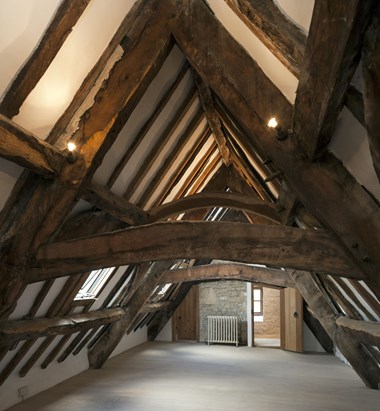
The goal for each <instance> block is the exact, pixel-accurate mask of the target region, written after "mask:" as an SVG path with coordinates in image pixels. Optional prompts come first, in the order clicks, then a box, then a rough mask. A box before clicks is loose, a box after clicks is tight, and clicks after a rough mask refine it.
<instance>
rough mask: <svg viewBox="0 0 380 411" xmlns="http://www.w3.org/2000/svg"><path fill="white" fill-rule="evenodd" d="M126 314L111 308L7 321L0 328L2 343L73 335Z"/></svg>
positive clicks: (122, 310)
mask: <svg viewBox="0 0 380 411" xmlns="http://www.w3.org/2000/svg"><path fill="white" fill-rule="evenodd" d="M124 314H125V310H124V309H123V308H110V309H106V310H102V311H91V312H90V313H85V314H70V315H65V316H63V317H52V318H37V319H34V320H15V321H6V322H4V323H3V324H1V326H0V338H1V339H2V341H5V342H11V343H13V342H16V341H21V340H26V339H29V338H36V337H37V338H39V337H46V336H52V335H62V334H73V333H75V332H78V331H82V330H84V329H90V328H93V327H98V326H100V325H104V324H108V323H112V322H114V321H117V320H119V319H120V318H122V317H123V316H124Z"/></svg>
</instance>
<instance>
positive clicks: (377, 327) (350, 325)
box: [336, 317, 380, 347]
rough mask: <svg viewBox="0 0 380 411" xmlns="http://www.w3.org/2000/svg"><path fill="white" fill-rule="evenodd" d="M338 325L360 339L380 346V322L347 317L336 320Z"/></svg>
mask: <svg viewBox="0 0 380 411" xmlns="http://www.w3.org/2000/svg"><path fill="white" fill-rule="evenodd" d="M336 323H337V325H338V327H341V328H343V329H344V330H345V331H347V332H348V333H349V334H350V335H353V336H355V337H356V338H357V339H358V340H360V341H362V342H364V343H366V344H369V345H375V346H377V347H380V323H379V322H374V321H358V320H353V319H351V318H347V317H339V318H338V319H337V320H336Z"/></svg>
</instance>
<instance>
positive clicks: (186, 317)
mask: <svg viewBox="0 0 380 411" xmlns="http://www.w3.org/2000/svg"><path fill="white" fill-rule="evenodd" d="M172 335H173V341H199V288H198V286H197V285H193V286H192V287H191V289H190V291H189V292H188V294H187V296H186V297H185V298H184V299H183V301H182V303H181V304H180V305H179V307H178V308H177V310H176V311H175V313H174V314H173V321H172Z"/></svg>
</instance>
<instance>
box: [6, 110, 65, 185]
mask: <svg viewBox="0 0 380 411" xmlns="http://www.w3.org/2000/svg"><path fill="white" fill-rule="evenodd" d="M0 157H3V158H6V159H7V160H10V161H12V162H14V163H16V164H18V165H20V166H21V167H26V168H27V169H29V170H31V171H33V172H34V173H37V174H39V175H41V176H42V177H47V178H51V177H54V176H57V175H58V174H59V172H60V170H61V168H62V166H63V164H64V162H65V160H66V158H67V155H66V154H65V153H63V152H62V151H60V150H58V149H57V148H55V147H54V146H52V145H50V144H49V143H46V142H45V141H43V140H41V139H39V138H38V137H36V136H34V135H33V134H31V133H29V132H28V131H27V130H25V129H23V128H22V127H20V126H18V125H17V124H16V123H14V122H12V121H11V120H9V119H8V118H7V117H4V116H2V115H0Z"/></svg>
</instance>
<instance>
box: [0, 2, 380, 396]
mask: <svg viewBox="0 0 380 411" xmlns="http://www.w3.org/2000/svg"><path fill="white" fill-rule="evenodd" d="M163 3H165V4H163ZM227 3H228V4H229V5H230V6H231V8H232V9H233V10H234V11H235V12H236V13H237V14H238V15H239V16H240V17H241V18H243V20H244V22H245V24H246V25H247V26H248V27H249V28H250V29H251V30H252V31H253V32H254V33H255V34H257V35H258V37H259V38H260V39H261V40H262V41H263V43H264V44H266V45H267V46H268V48H269V49H270V50H271V51H272V52H273V53H274V54H275V55H277V56H278V57H279V59H280V61H281V62H283V63H284V64H285V65H286V66H287V67H288V68H289V70H290V71H291V72H292V73H293V74H295V75H296V76H297V77H299V78H300V83H299V89H298V93H297V97H296V100H295V104H294V106H292V104H290V103H289V101H288V100H287V99H286V98H285V97H284V96H283V94H282V93H281V92H280V91H279V90H278V89H277V88H276V87H275V86H274V84H273V83H272V82H271V81H270V79H269V78H268V77H267V76H266V75H265V74H264V72H263V71H262V69H261V68H260V67H259V65H258V64H257V63H256V62H255V61H254V60H253V59H252V58H251V57H250V55H249V54H248V53H247V52H246V51H245V50H244V49H243V48H242V46H240V45H239V43H238V42H237V41H236V40H234V39H233V38H232V37H231V35H230V34H229V32H228V31H227V30H226V29H225V28H224V27H223V25H222V24H221V23H220V22H219V21H218V20H217V18H216V17H215V15H214V13H213V12H212V10H211V9H210V8H209V7H208V5H207V3H206V2H204V1H185V0H184V1H174V0H173V1H172V0H159V1H138V2H136V3H135V4H134V5H133V6H132V7H131V10H130V12H129V13H128V15H127V17H126V18H125V20H124V21H123V22H122V23H121V25H120V28H119V29H118V30H117V32H116V34H115V35H114V37H113V39H112V40H111V42H110V43H109V45H108V46H107V47H106V48H105V50H104V52H103V54H102V55H101V57H100V59H99V60H98V61H97V63H96V64H95V66H94V67H93V69H92V70H91V71H90V72H89V73H88V75H87V77H86V78H85V79H84V81H83V83H82V85H81V86H80V88H79V89H78V91H77V92H76V94H75V96H74V97H73V99H72V101H71V103H70V104H69V105H68V106H67V108H66V109H65V110H64V112H62V115H61V117H60V118H59V119H57V121H56V122H55V124H54V126H53V127H52V128H51V130H50V131H49V132H48V133H46V132H45V135H46V134H48V135H47V136H46V140H45V141H43V140H41V139H39V138H37V137H35V136H34V135H33V134H32V133H31V132H30V131H27V130H25V129H23V128H21V127H20V126H18V125H17V121H18V120H19V122H20V123H22V121H20V118H22V113H23V102H24V101H25V100H26V99H27V96H28V95H29V93H30V92H32V90H33V89H34V88H35V86H36V84H37V85H38V80H39V79H40V78H41V77H42V76H43V74H44V72H45V70H46V69H47V67H48V65H49V63H50V62H54V58H55V55H56V54H57V53H58V50H59V49H60V48H61V47H62V45H63V44H64V40H65V39H66V35H67V34H68V33H69V31H70V30H71V28H72V27H73V26H74V25H75V24H76V22H77V21H79V19H80V18H81V15H82V13H84V14H83V16H82V17H83V18H84V17H85V16H86V6H87V7H89V6H91V2H89V1H87V2H86V1H63V2H62V3H61V5H60V7H59V8H58V10H57V12H56V15H55V18H54V19H53V20H52V21H51V23H50V26H49V29H48V30H47V31H46V32H45V34H44V37H43V39H42V41H41V42H40V45H39V47H38V48H37V49H36V50H35V52H34V53H33V54H32V56H31V58H30V60H29V61H28V63H27V64H25V66H24V69H23V70H21V71H20V72H19V73H18V76H17V77H16V78H15V80H14V81H13V83H12V85H11V86H10V87H9V89H8V91H7V92H6V93H5V94H4V97H3V100H2V103H1V105H0V109H1V113H2V114H3V116H2V117H1V118H0V121H1V123H0V130H1V135H0V154H1V156H2V157H3V158H5V159H8V160H10V161H11V162H14V163H16V164H18V165H19V166H21V167H24V168H25V170H24V171H23V172H22V173H21V175H20V177H19V179H18V181H17V184H16V185H15V186H14V188H13V190H12V192H11V193H10V195H9V197H8V200H7V202H6V204H5V205H4V207H3V210H2V212H1V215H0V233H1V254H0V255H1V259H2V265H1V268H0V274H1V276H0V295H1V296H2V297H1V301H0V314H1V319H2V324H1V326H0V332H1V353H0V357H1V358H3V357H5V359H6V360H7V361H6V364H5V366H4V368H3V369H2V370H1V371H0V372H1V374H0V381H1V382H4V381H5V379H6V378H7V377H8V376H9V375H10V374H11V373H12V372H13V371H14V370H15V369H17V367H19V364H20V362H21V360H22V359H24V363H23V365H22V367H21V368H20V369H19V374H20V375H21V376H24V375H26V374H27V373H28V372H29V371H30V369H31V368H32V367H33V365H34V364H35V363H36V362H38V361H39V359H40V358H41V357H42V356H43V357H44V359H43V362H42V364H41V365H42V367H43V368H45V367H47V366H48V365H49V364H50V363H51V362H52V361H53V360H54V359H56V358H57V359H58V361H59V362H62V361H64V360H65V359H66V358H67V357H68V356H69V355H70V354H72V353H74V354H75V353H78V352H80V351H81V350H82V349H83V348H84V347H86V346H87V345H88V346H89V361H90V365H91V366H92V367H100V366H102V365H103V364H104V362H105V361H106V360H107V358H108V357H109V355H110V354H111V352H112V351H113V349H114V348H115V347H116V345H117V344H118V343H119V341H120V340H121V338H122V337H123V335H124V334H125V333H126V332H130V331H131V330H133V329H136V328H138V327H142V326H144V325H149V327H150V328H149V330H150V331H149V335H150V338H154V336H155V335H157V333H158V332H159V330H160V329H162V327H163V325H164V324H165V323H166V321H167V320H168V319H169V318H170V315H171V314H172V313H173V312H174V310H175V308H176V307H177V306H178V304H179V303H180V302H181V300H182V299H183V297H184V296H185V295H186V294H187V292H188V290H189V289H190V287H191V285H192V284H193V283H194V282H199V281H202V280H206V279H207V278H209V277H208V274H207V272H208V270H207V268H205V267H203V268H204V270H203V272H202V275H201V276H199V271H200V270H201V268H200V267H197V266H199V265H204V266H206V265H207V264H208V263H209V262H210V261H211V260H212V259H220V258H228V259H230V260H233V261H241V262H248V263H249V262H252V263H257V262H261V263H265V264H266V265H268V266H269V267H272V268H267V269H260V270H257V269H247V268H245V269H239V270H238V272H239V276H240V279H242V280H247V279H249V280H251V281H256V282H262V283H266V282H267V283H269V284H275V285H276V284H277V285H278V286H280V287H283V286H285V285H292V286H296V287H298V288H299V289H300V290H301V292H302V294H303V296H304V298H305V300H306V301H307V303H308V305H309V308H310V310H311V311H312V312H313V314H314V315H315V316H316V317H317V318H318V319H319V321H320V323H321V324H322V326H323V327H324V328H325V330H326V331H327V333H328V334H329V335H330V337H331V338H332V340H333V342H334V344H335V345H336V346H337V347H338V348H339V350H340V351H341V352H342V353H343V355H344V356H345V357H346V358H347V360H348V361H349V362H350V364H351V365H352V366H353V368H354V369H355V371H356V372H357V373H358V374H359V376H360V377H361V378H362V380H363V381H364V382H365V384H366V385H368V386H369V387H372V388H377V387H378V383H379V381H380V371H379V351H378V348H376V345H377V346H378V345H379V343H378V341H379V340H378V338H379V337H378V328H376V327H377V326H378V324H375V325H374V324H373V323H370V321H372V322H378V321H379V315H380V304H379V296H380V279H379V275H378V272H379V267H380V261H379V257H378V252H377V250H378V248H379V245H380V244H379V243H380V241H379V233H380V214H379V208H378V204H377V202H376V201H374V199H373V197H372V196H371V195H370V193H369V192H368V191H367V190H365V189H364V188H363V187H362V186H361V185H360V184H359V183H358V182H357V180H356V179H355V178H354V177H353V176H352V175H351V174H350V173H349V172H348V171H347V170H346V169H345V168H344V166H343V165H342V163H341V162H340V161H339V160H338V159H337V158H336V157H335V156H334V155H333V154H332V153H331V152H328V151H327V150H326V147H327V145H328V142H329V140H330V138H331V135H332V133H333V131H334V128H335V124H336V121H337V117H338V114H339V112H340V111H341V109H342V106H343V104H344V103H346V105H347V106H348V107H349V108H350V107H351V109H352V110H353V111H354V112H355V113H356V114H355V115H357V117H358V118H361V120H362V117H363V116H361V115H360V113H359V114H357V110H356V107H357V106H358V105H355V104H353V103H352V99H353V98H358V99H359V102H360V103H361V105H360V104H359V107H362V101H363V97H362V96H361V95H360V93H359V94H358V93H357V91H353V89H352V87H351V86H350V81H351V78H352V76H353V72H354V70H355V68H356V65H357V63H358V56H359V52H360V49H361V45H362V43H363V38H364V36H367V37H368V38H367V42H368V41H369V40H370V39H371V38H372V37H370V36H374V34H373V31H374V28H373V24H376V21H377V20H376V19H375V23H373V22H371V23H370V16H371V15H372V14H374V10H375V9H376V2H372V1H368V2H366V5H365V10H363V8H361V6H360V4H359V3H360V2H350V3H349V4H348V3H347V2H340V1H339V2H335V3H334V6H331V7H330V8H329V10H328V11H327V10H326V9H325V7H326V4H325V3H326V2H323V1H317V2H316V4H315V7H314V14H313V19H312V23H311V27H310V33H309V36H308V38H307V40H306V38H305V37H304V35H303V34H302V33H301V32H300V31H299V30H298V29H297V28H296V27H295V26H294V25H293V24H292V23H291V22H290V21H288V20H286V19H285V17H284V16H283V15H282V14H281V13H280V12H279V10H278V9H277V8H276V7H275V6H274V4H273V3H272V2H269V1H268V2H265V3H264V4H265V5H266V6H267V7H261V6H260V5H262V4H261V3H262V2H257V1H250V2H248V1H241V2H236V1H233V0H229V1H227ZM375 11H376V12H377V10H375ZM334 13H335V15H336V16H341V15H342V13H344V15H345V16H346V17H347V21H349V24H347V25H340V26H339V27H337V26H336V25H335V24H334V21H335V20H334V19H335V15H334ZM258 15H259V16H261V18H260V19H258V20H259V22H261V23H260V24H261V26H258V23H257V21H255V19H254V18H252V16H258ZM326 16H327V19H326ZM375 16H376V14H375ZM273 18H275V19H277V20H276V21H277V22H278V24H276V29H275V30H274V32H277V33H279V35H278V36H277V38H274V39H273V38H271V37H270V36H271V35H273V34H272V33H273V30H269V24H270V23H269V22H270V21H271V19H273ZM326 21H327V23H326ZM321 24H324V30H320V25H321ZM369 24H370V26H369V27H370V29H371V30H368V31H367V27H368V25H369ZM375 32H377V31H376V30H375ZM63 33H65V34H63ZM366 33H369V34H366ZM289 38H291V39H292V42H296V44H297V48H296V49H297V53H296V55H291V53H290V51H289V50H288V49H289V48H288V49H286V47H285V46H286V41H285V40H286V39H289ZM47 44H53V46H54V47H48V46H47ZM320 44H322V45H324V46H322V47H320V46H319V45H320ZM367 44H368V43H367ZM326 45H328V47H327V46H326ZM329 47H333V48H334V50H336V53H334V55H331V53H330V52H327V53H326V50H325V49H328V48H329ZM324 48H325V49H324ZM367 48H369V47H368V46H367ZM287 50H288V51H287ZM365 52H366V54H365V55H366V58H367V61H372V60H371V59H372V58H373V57H372V56H373V55H374V54H373V50H369V49H368V50H367V49H365ZM42 61H43V62H44V65H42V64H41V62H42ZM45 63H46V64H45ZM369 66H370V65H369V64H367V65H365V67H364V68H365V70H364V71H365V73H366V75H365V77H364V78H365V80H366V85H367V89H366V90H370V88H371V87H372V86H373V85H374V84H373V83H376V81H377V79H378V73H372V72H371V70H370V68H369ZM315 67H318V70H315ZM32 79H33V81H32ZM322 90H324V92H322ZM353 95H354V97H352V96H353ZM15 96H17V98H16V97H15ZM310 96H311V97H310ZM364 97H365V98H364V103H365V108H366V110H365V115H366V117H365V118H366V123H367V124H368V126H369V138H370V145H371V148H372V152H373V155H374V159H375V160H374V161H375V168H376V167H377V165H376V142H374V141H373V138H372V135H373V132H372V130H373V129H374V128H373V127H374V121H375V120H374V119H373V116H371V114H372V112H373V110H375V109H376V107H377V102H376V101H375V98H374V97H373V96H372V95H371V93H370V92H369V91H367V93H366V94H365V96H364ZM321 107H323V110H322V109H321ZM19 111H20V115H21V117H17V116H16V115H17V113H18V112H19ZM359 111H360V110H359ZM368 113H369V114H368ZM272 114H275V115H276V117H277V119H278V122H279V123H280V124H281V126H282V127H283V128H284V129H285V130H287V129H292V130H293V132H292V133H289V134H288V135H287V136H286V138H284V139H278V138H276V132H275V131H273V130H271V129H269V128H268V127H267V126H266V122H267V119H268V117H270V116H271V115H272ZM14 116H16V117H14ZM12 117H14V118H13V121H12ZM306 125H307V127H306ZM45 131H46V130H45ZM41 137H43V136H42V135H41ZM69 141H70V142H74V143H75V144H76V146H77V149H76V152H75V156H76V158H75V159H73V158H72V154H71V155H69V154H68V153H67V150H66V144H67V142H69ZM223 207H224V211H223V212H222V211H219V210H221V209H222V208H223ZM342 208H344V209H343V210H342ZM99 210H102V211H99ZM235 210H240V211H235ZM159 220H167V221H159ZM177 220H207V221H204V222H199V221H191V222H186V221H177ZM218 220H219V221H218ZM222 220H224V221H222ZM227 221H229V222H227ZM231 221H233V222H231ZM236 221H238V222H236ZM243 221H244V223H243ZM247 222H249V223H253V224H251V225H248V224H246V223H247ZM285 225H287V227H284V226H285ZM131 226H133V227H131ZM299 227H302V228H303V229H301V228H299ZM116 230H117V231H116ZM162 260H163V261H162ZM114 265H116V266H117V267H118V268H117V269H115V270H114V271H112V272H111V273H110V277H109V280H108V286H107V284H105V285H104V287H103V290H104V291H107V293H106V292H105V293H104V298H103V299H102V300H101V301H99V302H98V303H95V304H94V301H91V302H88V303H84V302H78V301H76V300H75V296H76V295H77V293H78V291H79V290H80V289H81V287H82V286H83V284H84V283H85V281H86V279H87V277H88V273H90V272H91V271H92V270H94V269H102V268H104V267H110V266H114ZM192 267H194V268H192ZM281 267H285V268H287V271H283V270H278V268H281ZM236 268H237V267H235V266H234V267H231V266H229V270H230V271H229V272H230V273H231V276H235V277H236V274H234V270H236ZM276 268H277V270H276ZM225 270H226V268H225V266H223V265H222V266H221V268H220V273H222V272H224V273H225ZM185 271H186V272H187V277H186V276H184V272H185ZM69 274H70V275H69ZM175 275H177V277H176V278H177V279H176V280H175V281H173V280H170V284H171V285H170V286H165V284H168V281H169V280H165V278H170V276H175ZM219 275H220V276H222V274H219ZM224 275H225V274H224ZM215 276H216V277H217V275H216V274H215ZM265 276H266V277H267V280H266V279H265ZM216 277H215V278H216ZM189 280H190V281H189ZM171 281H173V282H171ZM111 285H112V287H111ZM33 287H36V288H33ZM107 287H108V288H107ZM57 288H58V289H59V292H58V295H57V296H56V298H55V300H54V302H53V303H52V304H51V305H50V306H48V305H47V301H48V298H47V296H49V295H51V293H52V290H53V289H55V290H57ZM32 290H34V295H35V298H34V302H33V304H32V305H31V307H30V309H29V311H28V312H23V315H27V319H24V320H21V319H20V316H19V315H20V314H19V312H18V311H17V310H18V309H20V307H22V306H23V304H22V302H23V301H24V300H23V299H24V298H25V296H26V295H27V293H32ZM363 300H364V304H363V302H362V301H363ZM16 306H17V307H16ZM41 307H45V309H44V312H43V314H42V315H41V311H42V308H41ZM15 309H16V311H15ZM15 313H17V315H16V314H15ZM41 317H42V318H41ZM371 327H372V328H371ZM373 327H374V328H373ZM78 332H79V333H78ZM74 333H78V334H77V335H75V336H74ZM42 337H44V339H43V341H41V340H40V339H41V338H42ZM18 344H22V345H21V346H18ZM51 346H53V347H54V348H53V349H52V350H51V351H50V352H49V354H48V355H47V356H46V352H47V351H46V350H47V348H48V347H51ZM362 347H364V349H362ZM11 349H17V352H16V354H15V355H10V354H9V350H11ZM32 350H34V351H33V355H31V351H32ZM25 359H26V361H25Z"/></svg>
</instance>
